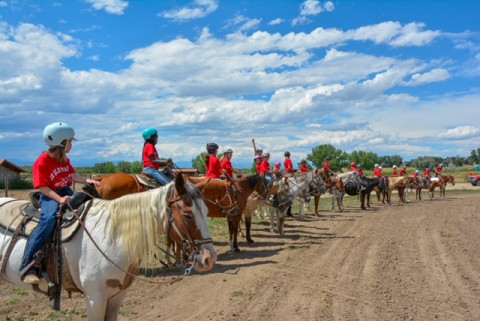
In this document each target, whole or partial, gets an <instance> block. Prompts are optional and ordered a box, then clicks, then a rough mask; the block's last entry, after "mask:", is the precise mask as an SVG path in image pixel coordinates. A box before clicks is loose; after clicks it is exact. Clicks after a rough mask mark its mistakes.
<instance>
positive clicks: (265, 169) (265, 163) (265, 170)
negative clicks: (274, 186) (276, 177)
mask: <svg viewBox="0 0 480 321" xmlns="http://www.w3.org/2000/svg"><path fill="white" fill-rule="evenodd" d="M269 159H270V153H269V152H265V153H263V157H262V162H261V163H260V171H259V173H260V175H263V176H265V178H266V179H267V181H269V182H270V181H271V180H272V171H271V170H270V162H269Z"/></svg>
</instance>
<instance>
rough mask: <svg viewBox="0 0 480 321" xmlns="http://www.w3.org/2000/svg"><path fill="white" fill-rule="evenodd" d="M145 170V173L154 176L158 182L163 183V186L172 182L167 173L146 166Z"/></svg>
mask: <svg viewBox="0 0 480 321" xmlns="http://www.w3.org/2000/svg"><path fill="white" fill-rule="evenodd" d="M143 172H144V173H145V174H148V175H150V176H152V177H153V178H154V179H155V180H156V181H157V182H158V183H160V184H162V185H163V186H165V185H167V184H168V183H170V180H169V179H168V178H167V176H165V174H163V173H162V172H159V171H158V170H156V169H155V168H153V167H145V168H144V169H143Z"/></svg>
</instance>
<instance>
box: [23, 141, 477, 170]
mask: <svg viewBox="0 0 480 321" xmlns="http://www.w3.org/2000/svg"><path fill="white" fill-rule="evenodd" d="M205 156H206V153H204V152H203V153H200V154H198V155H197V156H196V157H195V158H193V159H192V168H195V169H197V170H198V171H199V172H200V173H205V169H206V166H205ZM327 156H330V157H331V158H332V160H331V161H330V168H331V169H332V170H333V171H341V170H342V169H348V168H350V163H351V162H356V163H357V164H361V165H362V168H363V169H365V170H373V168H374V166H375V164H379V165H381V166H383V167H384V168H387V167H392V166H393V165H396V166H401V165H402V164H405V165H407V166H408V167H414V168H417V169H421V170H424V169H425V168H427V167H429V168H435V167H436V166H437V165H438V164H443V165H444V167H446V169H452V170H453V169H455V168H456V167H459V166H462V165H473V164H479V163H480V147H479V148H477V149H473V150H472V151H471V154H470V156H468V157H461V156H451V157H446V158H442V157H439V156H420V157H417V158H415V159H411V160H409V161H404V160H403V158H402V157H401V156H400V155H389V156H378V155H377V154H376V153H373V152H367V151H353V152H351V153H347V152H345V151H342V150H341V149H338V148H335V147H334V146H333V145H331V144H323V145H318V146H317V147H314V148H312V152H311V153H309V154H307V157H306V160H307V161H308V167H309V168H310V169H315V168H323V165H324V163H325V159H326V158H327ZM292 158H293V159H296V158H295V155H294V154H292ZM276 161H280V160H272V159H271V161H270V162H271V164H272V166H273V163H274V162H276ZM281 161H282V164H283V159H282V160H281ZM23 168H24V169H25V170H27V172H28V173H30V174H31V173H32V166H25V167H23ZM142 168H143V166H142V162H140V161H134V162H127V161H121V162H118V163H117V164H115V163H113V162H104V163H97V164H95V165H93V166H91V167H76V168H75V169H76V170H77V172H79V173H81V174H90V175H93V174H111V173H120V172H123V173H128V174H139V173H141V172H142ZM295 168H297V169H299V168H300V161H299V162H298V163H297V165H296V166H295ZM244 171H246V172H248V171H253V172H254V171H255V166H254V164H253V161H252V166H251V168H249V169H244Z"/></svg>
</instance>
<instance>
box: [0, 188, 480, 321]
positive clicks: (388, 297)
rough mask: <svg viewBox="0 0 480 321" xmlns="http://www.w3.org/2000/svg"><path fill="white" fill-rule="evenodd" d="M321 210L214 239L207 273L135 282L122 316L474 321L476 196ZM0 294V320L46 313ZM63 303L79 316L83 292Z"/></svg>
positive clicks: (478, 311) (479, 310)
mask: <svg viewBox="0 0 480 321" xmlns="http://www.w3.org/2000/svg"><path fill="white" fill-rule="evenodd" d="M479 191H480V189H479ZM322 214H323V216H321V217H319V218H316V217H314V216H313V215H307V218H306V220H305V221H299V220H298V219H297V218H296V217H294V218H288V219H287V222H286V237H285V238H279V237H278V236H277V235H275V234H273V233H271V232H269V231H268V225H267V224H266V223H265V224H253V226H252V227H253V238H254V240H255V241H256V243H255V244H254V245H252V246H248V245H247V244H246V243H245V242H241V243H240V246H241V249H242V251H241V252H240V253H235V254H232V253H229V252H228V248H229V247H228V244H227V243H226V242H225V241H224V240H223V241H222V240H216V248H217V251H218V253H219V260H218V263H217V265H216V266H215V268H214V269H213V271H212V272H210V273H207V274H196V273H194V274H193V275H191V276H189V277H187V278H185V279H184V280H182V281H180V282H177V283H175V284H172V285H160V286H159V285H155V284H150V283H145V282H141V281H136V282H135V284H134V286H133V288H132V289H131V290H130V292H129V294H128V295H127V299H126V300H125V301H124V305H123V308H122V315H121V316H120V317H119V319H120V320H252V321H253V320H302V321H303V320H472V321H473V320H480V255H479V253H480V240H479V235H480V192H475V193H474V194H460V195H449V194H448V190H447V199H445V200H441V199H434V200H433V201H428V200H424V201H421V202H419V201H412V202H410V203H409V204H406V205H402V206H400V205H398V204H397V202H396V200H395V199H394V205H393V206H386V205H381V204H378V203H376V202H374V203H373V207H372V208H371V209H369V210H367V211H360V210H359V208H358V207H357V206H356V207H347V209H346V211H345V212H344V213H342V214H339V213H333V215H331V213H330V212H322ZM152 279H155V280H161V279H163V278H161V277H152ZM0 291H1V294H2V296H1V298H0V316H1V318H3V319H5V320H7V319H8V320H13V319H15V320H20V319H22V320H30V319H31V320H45V319H47V316H48V313H51V312H52V311H51V310H50V309H51V302H49V301H48V300H46V298H44V297H41V296H39V295H36V294H32V293H28V294H27V295H26V296H21V295H18V294H17V292H18V291H17V292H16V290H15V289H12V287H11V286H9V285H8V284H3V285H1V286H0ZM33 298H38V300H39V301H38V302H37V301H36V300H33ZM62 309H63V310H64V311H65V312H64V314H63V316H64V317H65V318H67V317H68V318H70V319H71V320H82V319H83V320H85V314H84V311H85V303H84V302H83V298H81V297H78V296H77V297H75V298H74V299H64V300H63V301H62ZM72 311H74V312H72ZM60 319H62V318H60ZM52 320H53V319H52Z"/></svg>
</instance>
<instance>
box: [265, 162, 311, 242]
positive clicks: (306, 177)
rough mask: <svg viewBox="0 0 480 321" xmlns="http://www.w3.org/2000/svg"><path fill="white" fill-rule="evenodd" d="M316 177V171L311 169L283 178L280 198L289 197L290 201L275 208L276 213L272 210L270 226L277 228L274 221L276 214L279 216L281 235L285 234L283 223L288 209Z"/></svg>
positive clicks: (279, 232) (278, 227) (273, 228)
mask: <svg viewBox="0 0 480 321" xmlns="http://www.w3.org/2000/svg"><path fill="white" fill-rule="evenodd" d="M314 178H315V171H309V172H305V173H300V174H295V175H293V176H290V177H285V178H283V189H282V190H281V191H280V193H279V194H280V195H281V196H280V198H281V199H287V200H288V202H283V204H284V205H280V206H279V207H276V208H275V211H274V213H273V212H272V211H271V212H270V228H271V230H275V225H274V223H273V221H274V219H275V216H276V218H277V224H276V229H277V231H278V234H280V236H285V232H284V230H283V225H284V223H285V217H286V214H287V211H288V209H289V208H290V207H291V206H292V205H293V203H294V202H295V199H296V198H297V195H298V194H299V193H302V192H304V191H305V190H308V188H309V185H310V184H311V183H312V182H313V180H314Z"/></svg>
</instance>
